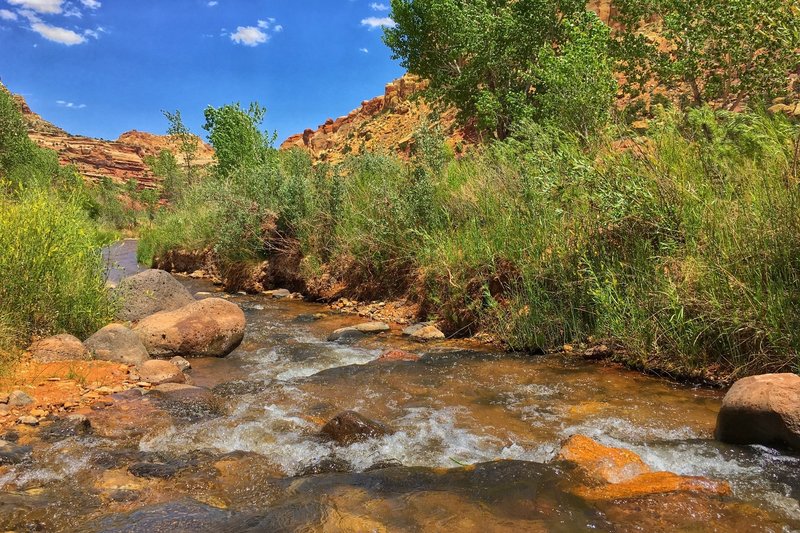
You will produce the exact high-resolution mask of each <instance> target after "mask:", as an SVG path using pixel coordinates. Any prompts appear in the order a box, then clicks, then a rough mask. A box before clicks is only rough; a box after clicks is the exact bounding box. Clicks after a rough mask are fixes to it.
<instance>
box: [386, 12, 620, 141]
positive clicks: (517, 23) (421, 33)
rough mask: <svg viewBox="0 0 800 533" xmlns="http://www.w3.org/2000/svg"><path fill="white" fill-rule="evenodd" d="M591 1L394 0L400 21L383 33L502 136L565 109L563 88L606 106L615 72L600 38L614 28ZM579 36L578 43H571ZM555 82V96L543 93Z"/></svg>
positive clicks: (397, 51)
mask: <svg viewBox="0 0 800 533" xmlns="http://www.w3.org/2000/svg"><path fill="white" fill-rule="evenodd" d="M585 8H586V2H585V1H584V0H502V1H488V0H479V1H469V2H467V1H463V0H393V1H392V17H393V19H394V20H395V22H396V23H397V25H396V26H395V27H393V28H389V29H387V30H386V32H385V38H384V40H385V42H386V44H387V45H388V46H389V48H391V49H392V51H393V53H394V58H395V59H400V60H401V61H402V65H403V66H404V67H405V68H407V69H408V70H409V71H410V72H412V73H414V74H418V75H420V76H422V77H423V78H426V79H429V80H430V81H431V87H432V90H433V91H434V93H435V94H436V95H437V96H441V97H442V98H443V99H444V100H445V102H447V103H449V104H452V105H454V106H455V107H456V108H457V109H458V111H459V113H460V118H461V120H462V121H465V122H466V121H468V120H471V119H475V120H476V121H477V125H478V127H479V128H480V129H482V130H483V131H487V132H491V133H493V134H494V135H495V136H496V137H498V138H501V139H502V138H505V137H506V136H507V135H508V134H509V133H510V131H511V128H512V126H513V125H514V124H515V123H516V122H519V121H521V120H524V119H530V118H532V117H534V116H535V115H539V116H541V115H543V114H546V113H547V112H548V111H549V112H553V111H559V112H562V111H563V110H562V109H555V107H554V106H555V105H557V104H558V103H557V102H554V101H553V98H554V97H555V94H556V93H555V91H556V90H558V89H559V88H565V87H568V88H570V89H574V88H577V87H581V90H582V91H584V94H583V95H582V98H583V99H584V100H585V99H586V98H587V96H586V95H589V94H591V93H593V92H594V93H597V94H598V97H596V98H594V99H592V101H591V103H592V104H594V105H596V106H599V105H605V109H604V110H596V112H598V113H599V114H601V115H602V113H606V112H607V109H608V105H609V104H610V101H606V100H608V98H607V95H608V91H609V84H610V83H611V81H610V79H611V77H610V71H609V68H608V65H607V59H606V57H605V55H604V54H603V52H604V49H605V44H604V43H602V42H601V38H602V37H606V38H607V36H608V35H607V33H605V32H604V31H602V30H601V29H600V26H602V25H603V24H602V22H600V21H599V20H598V19H597V17H595V16H589V15H587V14H586V13H585ZM573 38H577V39H578V42H576V43H574V44H572V45H570V42H571V40H572V39H573ZM581 54H586V55H581ZM562 55H564V57H563V58H561V56H562ZM540 57H541V58H542V59H544V61H543V62H541V61H539V58H540ZM593 62H596V63H597V64H592V63H593ZM550 68H552V69H554V71H553V72H549V69H550ZM548 84H549V85H550V86H551V87H552V90H551V91H550V92H549V94H550V96H549V97H544V98H543V99H537V95H538V94H539V93H545V94H547V85H548ZM570 98H572V99H573V100H577V101H578V102H580V103H583V101H582V100H580V99H578V98H576V97H575V96H574V95H573V96H571V97H570ZM539 104H545V105H544V106H541V105H539ZM553 118H554V119H558V118H560V117H559V116H555V117H553ZM596 120H597V117H594V121H596ZM581 122H583V124H581V126H584V127H587V126H589V125H593V124H591V123H592V122H593V121H592V120H583V121H581Z"/></svg>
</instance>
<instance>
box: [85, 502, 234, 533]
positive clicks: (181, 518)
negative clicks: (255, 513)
mask: <svg viewBox="0 0 800 533" xmlns="http://www.w3.org/2000/svg"><path fill="white" fill-rule="evenodd" d="M230 517H231V514H230V512H228V511H224V510H221V509H217V508H216V507H212V506H210V505H206V504H204V503H200V502H198V501H196V500H192V499H185V500H179V501H174V502H168V503H159V504H155V505H149V506H147V507H142V508H141V509H137V510H135V511H132V512H130V513H125V514H116V515H113V516H110V517H104V518H101V519H99V520H96V521H94V522H92V523H91V524H89V527H88V529H89V530H91V531H103V532H105V533H122V532H125V533H157V532H179V531H235V529H229V528H228V527H227V524H228V522H229V520H230Z"/></svg>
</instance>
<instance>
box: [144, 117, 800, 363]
mask: <svg viewBox="0 0 800 533" xmlns="http://www.w3.org/2000/svg"><path fill="white" fill-rule="evenodd" d="M798 135H800V131H799V130H798V127H797V126H796V125H794V124H792V123H791V122H790V121H789V120H788V119H785V118H782V117H779V116H769V115H766V114H761V113H742V114H730V113H721V112H714V111H711V110H709V109H698V110H692V111H689V112H688V113H685V114H684V113H678V112H664V113H662V115H661V116H660V117H658V118H657V119H656V120H654V121H653V122H652V123H651V127H650V131H649V133H648V134H647V135H646V136H638V135H634V134H632V133H631V132H629V131H627V130H624V129H620V130H618V131H612V132H609V133H607V134H604V135H601V136H599V137H598V138H596V139H593V140H592V141H593V142H592V144H591V145H589V146H587V143H586V142H585V139H577V138H575V137H574V136H571V135H569V134H567V133H564V132H563V131H560V130H558V129H556V128H552V127H544V126H540V125H535V124H530V125H528V126H525V127H522V128H520V129H519V130H518V131H517V132H516V133H515V135H514V138H513V139H512V140H509V141H506V142H503V143H496V144H494V145H490V146H487V147H484V148H482V149H480V150H476V151H475V152H474V153H473V155H471V156H469V157H467V158H464V159H461V160H454V159H453V158H452V156H451V155H450V154H449V153H448V152H447V151H446V150H444V149H443V148H442V146H443V145H442V143H441V138H438V137H436V135H433V136H432V135H430V134H429V133H425V132H420V133H419V134H418V135H417V138H416V141H415V143H414V145H415V146H416V153H415V154H414V156H413V158H412V160H411V161H410V162H403V161H400V160H398V159H396V158H395V157H393V156H390V155H386V154H364V155H361V156H357V157H351V158H350V159H349V160H347V161H346V162H345V163H344V164H343V165H341V166H339V167H336V168H330V167H327V166H324V165H322V166H317V167H312V166H311V164H310V161H309V159H308V157H307V156H305V155H304V154H301V153H299V152H289V153H278V154H273V157H272V159H271V163H269V164H268V165H262V166H261V167H259V168H256V169H240V170H239V172H238V175H237V177H236V178H231V179H229V180H228V181H225V182H222V183H213V185H208V184H206V185H202V186H201V187H205V188H206V192H205V193H202V194H201V193H199V192H195V193H193V194H194V196H192V195H189V196H190V198H194V200H193V201H192V200H190V201H188V202H185V203H183V204H182V205H180V206H178V208H177V209H175V210H173V211H171V212H168V213H165V214H163V215H161V218H160V219H159V220H158V221H157V224H156V228H155V229H154V230H153V231H152V232H150V233H148V234H147V235H145V238H144V247H143V250H144V254H145V255H150V254H152V253H161V252H164V251H166V250H169V249H174V248H190V249H196V248H197V247H199V246H205V247H212V248H214V249H215V250H216V251H217V252H218V253H219V254H220V255H221V257H222V258H223V260H224V259H225V258H226V257H227V258H230V259H231V260H234V259H235V260H260V259H265V258H269V257H270V256H271V255H273V254H275V253H276V250H274V249H271V248H270V247H269V246H268V242H267V241H268V239H267V238H266V235H265V233H264V228H265V227H266V226H265V224H264V221H265V220H266V218H270V217H272V219H273V220H277V222H276V224H277V228H278V232H279V233H281V234H282V235H285V236H286V237H287V238H291V239H296V240H297V241H299V244H300V246H301V249H302V252H303V254H304V256H305V261H304V265H312V266H313V268H310V269H309V270H308V271H307V272H305V275H307V276H309V277H312V276H315V275H318V274H319V273H320V272H325V273H327V274H328V275H330V276H332V277H333V278H334V279H335V280H337V281H338V282H341V283H343V284H345V285H346V286H348V288H349V290H350V292H351V293H352V294H354V295H356V296H363V297H376V298H377V297H385V296H390V295H393V294H406V295H410V296H412V297H415V298H417V299H418V300H419V301H420V302H421V303H423V304H424V305H423V309H425V310H426V311H427V312H428V313H429V315H430V316H431V318H437V319H440V320H441V321H442V323H443V324H444V326H445V327H446V329H447V330H448V333H450V334H470V333H474V332H477V331H480V330H488V331H491V332H493V333H494V334H496V335H498V336H500V337H501V338H503V339H504V340H505V341H506V342H507V344H508V345H510V346H511V347H514V348H519V349H551V348H554V347H558V346H560V345H561V344H563V343H566V342H570V343H572V342H581V341H585V340H587V339H588V338H590V337H594V338H608V339H613V340H614V342H615V343H616V344H618V345H619V346H621V347H622V350H620V351H619V354H620V355H619V357H621V358H623V359H624V360H625V361H626V362H628V363H631V364H633V365H637V366H641V367H645V368H658V369H659V370H662V371H666V372H675V373H681V374H687V373H690V374H697V373H701V372H705V371H708V370H712V371H713V372H714V373H716V374H719V375H723V376H735V375H740V374H746V373H753V372H758V371H764V370H786V369H793V370H797V364H798V359H797V354H798V350H800V333H798V331H800V328H798V326H800V305H798V304H799V303H800V302H798V298H800V296H798V295H800V231H798V229H800V191H798V176H797V166H798V162H797V161H796V155H795V153H796V152H795V150H794V147H795V144H796V143H797V141H798ZM209 187H210V188H209ZM212 190H213V194H212V193H211V192H209V191H212ZM214 195H216V196H214ZM201 199H202V200H201ZM270 231H273V232H274V228H273V229H271V230H270Z"/></svg>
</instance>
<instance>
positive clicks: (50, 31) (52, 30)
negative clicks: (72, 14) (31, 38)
mask: <svg viewBox="0 0 800 533" xmlns="http://www.w3.org/2000/svg"><path fill="white" fill-rule="evenodd" d="M31 29H32V30H33V31H35V32H36V33H38V34H39V35H41V36H42V37H44V38H45V39H47V40H48V41H53V42H55V43H60V44H65V45H67V46H72V45H75V44H83V43H85V42H86V37H84V36H83V35H80V34H79V33H75V32H74V31H72V30H68V29H66V28H59V27H58V26H50V25H49V24H45V23H44V22H34V23H33V24H31Z"/></svg>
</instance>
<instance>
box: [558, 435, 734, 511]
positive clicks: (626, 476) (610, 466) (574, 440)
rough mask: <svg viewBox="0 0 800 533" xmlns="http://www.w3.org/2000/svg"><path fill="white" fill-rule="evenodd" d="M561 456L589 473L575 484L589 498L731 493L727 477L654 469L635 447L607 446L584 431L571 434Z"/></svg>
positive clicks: (578, 493)
mask: <svg viewBox="0 0 800 533" xmlns="http://www.w3.org/2000/svg"><path fill="white" fill-rule="evenodd" d="M558 459H559V460H561V461H566V462H569V463H573V464H574V465H576V466H577V467H578V468H579V469H580V470H581V471H582V472H583V473H584V474H585V475H586V477H587V478H588V484H587V485H584V486H578V487H576V488H574V489H573V492H574V493H575V494H576V495H577V496H580V497H582V498H585V499H587V500H619V499H627V498H639V497H642V496H649V495H652V494H668V493H673V492H690V493H703V494H709V495H713V496H726V495H729V494H730V493H731V488H730V486H729V485H728V484H727V483H725V482H724V481H715V480H711V479H706V478H703V477H692V476H680V475H678V474H674V473H672V472H653V471H651V470H650V467H648V466H647V465H646V464H645V463H644V461H642V458H641V457H639V456H638V455H636V454H635V453H633V452H632V451H630V450H624V449H622V448H612V447H609V446H603V445H602V444H600V443H599V442H596V441H594V440H592V439H590V438H589V437H585V436H583V435H574V436H572V437H570V438H569V439H568V440H567V441H566V442H565V443H564V445H563V446H562V448H561V451H560V452H559V454H558Z"/></svg>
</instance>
